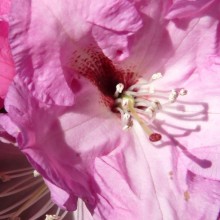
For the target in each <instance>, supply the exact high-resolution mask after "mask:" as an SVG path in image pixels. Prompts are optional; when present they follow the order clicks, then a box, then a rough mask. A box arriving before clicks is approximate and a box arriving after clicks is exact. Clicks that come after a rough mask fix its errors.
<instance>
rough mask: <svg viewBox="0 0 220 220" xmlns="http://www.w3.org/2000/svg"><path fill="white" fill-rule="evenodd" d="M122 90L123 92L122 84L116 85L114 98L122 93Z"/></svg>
mask: <svg viewBox="0 0 220 220" xmlns="http://www.w3.org/2000/svg"><path fill="white" fill-rule="evenodd" d="M123 90H124V84H122V83H119V84H117V85H116V91H115V94H114V96H115V97H116V98H117V97H118V96H119V95H120V94H121V93H122V92H123Z"/></svg>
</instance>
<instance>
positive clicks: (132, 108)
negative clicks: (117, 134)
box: [115, 73, 187, 142]
mask: <svg viewBox="0 0 220 220" xmlns="http://www.w3.org/2000/svg"><path fill="white" fill-rule="evenodd" d="M161 77H162V74H161V73H155V74H153V75H152V77H151V79H150V81H149V82H147V81H145V80H144V79H139V80H138V82H137V83H135V84H134V85H131V86H130V87H129V88H128V89H126V90H124V85H123V84H121V83H119V84H118V85H117V86H116V92H115V97H116V100H115V106H116V108H115V109H116V110H117V111H118V112H120V114H121V120H122V127H123V129H127V128H129V127H131V126H132V125H133V120H134V119H135V120H136V121H137V122H138V123H139V124H140V126H141V127H142V128H143V130H144V132H145V133H146V134H147V136H148V137H149V140H150V141H151V142H156V141H159V140H161V138H162V137H161V134H158V133H155V132H153V131H152V130H151V129H150V128H149V126H148V125H151V124H152V122H153V120H154V119H155V118H156V114H157V113H158V112H159V111H161V110H162V108H164V107H166V106H168V105H170V104H171V103H174V102H176V100H177V98H178V97H179V95H181V96H184V95H186V94H187V90H185V89H184V88H182V89H172V90H171V91H168V90H166V91H162V90H155V89H154V86H153V85H152V84H151V82H152V81H154V80H157V79H160V78H161ZM165 95H167V96H168V101H167V97H165ZM158 99H159V100H161V101H159V100H158ZM162 101H164V103H163V104H162V103H161V102H162Z"/></svg>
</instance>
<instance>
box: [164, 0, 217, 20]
mask: <svg viewBox="0 0 220 220" xmlns="http://www.w3.org/2000/svg"><path fill="white" fill-rule="evenodd" d="M213 2H215V0H208V1H207V0H193V1H192V0H174V2H173V4H172V6H171V7H170V9H169V11H168V14H167V15H166V18H167V19H175V18H178V19H180V18H185V17H190V16H196V15H198V13H199V12H201V11H202V10H205V9H206V8H208V7H209V6H210V5H211V4H212V3H213Z"/></svg>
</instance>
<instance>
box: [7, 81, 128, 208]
mask: <svg viewBox="0 0 220 220" xmlns="http://www.w3.org/2000/svg"><path fill="white" fill-rule="evenodd" d="M79 83H80V84H81V86H82V85H83V86H82V87H81V86H80V87H81V89H80V90H79V91H78V93H76V97H77V100H78V102H77V103H76V104H75V105H74V106H73V107H66V108H63V107H56V108H55V107H53V108H49V107H48V106H45V105H43V104H41V103H39V102H37V100H36V99H34V97H32V96H31V94H30V93H29V92H28V90H27V88H25V86H24V84H22V83H21V82H20V81H19V80H18V78H16V83H15V84H14V85H13V86H12V87H10V89H9V93H8V97H7V99H6V103H5V106H6V109H7V111H8V114H9V115H10V116H11V118H12V119H13V121H15V122H16V124H18V125H19V128H20V130H21V134H20V135H19V137H18V140H17V141H18V142H19V145H20V148H21V150H22V151H23V153H25V154H26V155H27V156H28V158H29V161H31V163H32V165H33V166H34V167H35V168H36V169H37V170H38V171H39V172H40V173H41V174H42V175H43V176H44V177H45V178H46V179H48V180H49V181H51V183H53V184H56V186H58V187H60V188H61V189H63V190H65V191H66V192H67V193H68V194H69V195H71V196H78V197H81V198H83V200H85V201H86V202H87V204H88V205H89V206H90V209H92V208H94V205H95V204H96V197H95V194H94V193H95V192H96V190H98V186H96V184H95V183H94V180H93V179H92V176H91V172H92V170H93V162H94V159H95V157H97V156H99V155H105V154H107V153H108V152H110V151H111V150H112V149H114V148H116V147H117V146H119V145H122V146H123V147H125V146H126V145H127V144H128V142H129V137H128V133H124V132H122V130H121V126H120V120H118V118H116V117H115V115H114V114H113V113H112V112H111V111H109V110H107V107H106V106H105V105H104V104H103V106H102V105H101V106H100V102H99V100H100V97H99V93H98V92H97V89H96V88H94V86H92V85H91V84H90V83H88V82H87V81H85V80H80V81H79ZM18 91H19V92H18ZM45 107H46V108H45ZM39 118H40V120H39ZM32 124H34V127H33V126H32ZM109 130H111V132H109ZM94 137H95V138H94ZM45 146H46V147H45ZM56 146H57V147H56ZM55 148H56V150H55ZM64 158H65V159H64ZM51 164H53V166H51ZM63 205H64V204H63ZM66 205H68V203H67V204H66ZM74 207H75V206H74V204H72V209H73V208H74Z"/></svg>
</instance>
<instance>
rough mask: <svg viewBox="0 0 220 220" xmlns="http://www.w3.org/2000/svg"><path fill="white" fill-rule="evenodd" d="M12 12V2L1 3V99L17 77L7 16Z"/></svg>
mask: <svg viewBox="0 0 220 220" xmlns="http://www.w3.org/2000/svg"><path fill="white" fill-rule="evenodd" d="M9 10H10V1H8V0H7V1H5V0H2V1H1V2H0V98H2V99H4V98H5V96H6V93H7V91H8V87H9V85H10V83H11V81H12V79H13V77H14V75H15V69H14V63H13V59H12V56H11V51H10V46H9V42H8V29H9V28H8V22H7V20H8V19H7V16H8V13H9Z"/></svg>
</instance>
